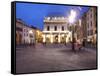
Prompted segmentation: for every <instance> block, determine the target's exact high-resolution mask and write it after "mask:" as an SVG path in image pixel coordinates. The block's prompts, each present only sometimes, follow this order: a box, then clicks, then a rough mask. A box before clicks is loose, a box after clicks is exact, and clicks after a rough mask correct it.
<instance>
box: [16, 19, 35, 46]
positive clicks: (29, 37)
mask: <svg viewBox="0 0 100 76" xmlns="http://www.w3.org/2000/svg"><path fill="white" fill-rule="evenodd" d="M35 38H36V28H35V27H33V26H28V25H26V24H25V22H24V21H22V20H21V19H17V20H16V44H17V45H20V44H33V43H35Z"/></svg>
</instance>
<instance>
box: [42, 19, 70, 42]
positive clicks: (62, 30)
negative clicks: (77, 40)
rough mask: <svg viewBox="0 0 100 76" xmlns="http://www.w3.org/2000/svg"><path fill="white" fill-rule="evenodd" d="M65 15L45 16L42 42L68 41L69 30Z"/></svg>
mask: <svg viewBox="0 0 100 76" xmlns="http://www.w3.org/2000/svg"><path fill="white" fill-rule="evenodd" d="M67 21H68V20H67V18H66V17H45V19H44V29H43V42H46V43H68V42H69V41H70V40H71V32H70V31H69V30H68V26H69V25H68V22H67Z"/></svg>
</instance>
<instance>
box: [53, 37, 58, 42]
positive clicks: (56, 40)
mask: <svg viewBox="0 0 100 76" xmlns="http://www.w3.org/2000/svg"><path fill="white" fill-rule="evenodd" d="M54 42H55V43H58V35H55V37H54Z"/></svg>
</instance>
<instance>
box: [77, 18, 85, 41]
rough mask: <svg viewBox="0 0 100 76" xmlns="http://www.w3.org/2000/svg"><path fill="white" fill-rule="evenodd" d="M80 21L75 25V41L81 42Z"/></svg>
mask: <svg viewBox="0 0 100 76" xmlns="http://www.w3.org/2000/svg"><path fill="white" fill-rule="evenodd" d="M82 29H83V28H82V20H81V19H79V20H78V21H77V22H76V25H75V33H76V40H81V41H82V40H83V31H82Z"/></svg>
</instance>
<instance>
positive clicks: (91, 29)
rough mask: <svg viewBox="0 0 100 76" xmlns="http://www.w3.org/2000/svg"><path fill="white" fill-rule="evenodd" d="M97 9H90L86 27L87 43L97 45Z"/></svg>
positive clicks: (87, 14)
mask: <svg viewBox="0 0 100 76" xmlns="http://www.w3.org/2000/svg"><path fill="white" fill-rule="evenodd" d="M96 13H97V9H96V7H90V9H89V10H88V12H87V13H86V26H87V41H89V42H92V43H94V44H96V38H97V37H96V35H97V24H96V23H97V22H96V19H97V18H96Z"/></svg>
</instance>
